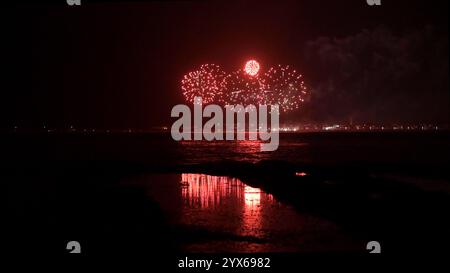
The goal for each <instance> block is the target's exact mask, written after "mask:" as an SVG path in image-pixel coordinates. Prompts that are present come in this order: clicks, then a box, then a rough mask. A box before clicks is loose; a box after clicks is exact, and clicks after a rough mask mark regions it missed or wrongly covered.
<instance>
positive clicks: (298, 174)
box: [295, 172, 307, 176]
mask: <svg viewBox="0 0 450 273" xmlns="http://www.w3.org/2000/svg"><path fill="white" fill-rule="evenodd" d="M295 175H296V176H306V175H307V174H306V173H304V172H297V173H295Z"/></svg>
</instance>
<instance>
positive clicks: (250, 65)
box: [244, 60, 259, 76]
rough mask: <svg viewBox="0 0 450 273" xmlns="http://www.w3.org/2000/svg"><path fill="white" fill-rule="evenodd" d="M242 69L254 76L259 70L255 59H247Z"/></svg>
mask: <svg viewBox="0 0 450 273" xmlns="http://www.w3.org/2000/svg"><path fill="white" fill-rule="evenodd" d="M244 71H245V73H247V74H248V75H250V76H256V74H258V71H259V63H258V62H257V61H255V60H250V61H248V62H247V63H246V64H245V67H244Z"/></svg>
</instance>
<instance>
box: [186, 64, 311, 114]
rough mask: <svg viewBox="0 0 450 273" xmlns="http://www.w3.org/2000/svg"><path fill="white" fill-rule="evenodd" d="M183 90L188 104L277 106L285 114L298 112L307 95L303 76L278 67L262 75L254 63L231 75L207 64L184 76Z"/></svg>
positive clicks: (286, 68) (290, 69)
mask: <svg viewBox="0 0 450 273" xmlns="http://www.w3.org/2000/svg"><path fill="white" fill-rule="evenodd" d="M181 89H182V91H183V95H184V97H185V98H186V100H187V101H189V102H193V101H194V97H195V96H199V97H202V99H203V103H204V104H210V103H216V104H223V105H236V104H241V105H243V106H247V105H250V104H253V105H255V106H257V105H262V104H266V105H274V104H278V105H279V106H280V110H281V111H283V112H289V111H292V110H295V109H297V108H299V107H300V105H301V104H302V103H303V102H304V99H305V96H306V95H307V92H308V90H307V88H306V87H305V83H304V81H303V77H302V75H301V74H300V73H298V72H297V71H296V70H295V69H293V68H291V67H290V66H288V65H278V66H275V67H270V68H269V70H267V71H266V72H264V73H262V72H261V71H260V65H259V63H258V62H257V61H255V60H250V61H248V62H246V64H245V66H244V68H243V69H240V70H238V71H235V72H233V73H230V74H227V73H225V72H224V71H223V70H222V69H221V68H220V67H219V66H218V65H214V64H204V65H202V66H201V67H200V69H199V70H195V71H192V72H189V73H188V74H186V75H185V76H184V78H183V80H182V82H181Z"/></svg>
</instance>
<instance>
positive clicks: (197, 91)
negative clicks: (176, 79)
mask: <svg viewBox="0 0 450 273" xmlns="http://www.w3.org/2000/svg"><path fill="white" fill-rule="evenodd" d="M226 76H227V74H226V73H225V72H224V71H223V70H222V69H221V68H220V66H218V65H215V64H203V65H201V66H200V69H198V70H195V71H192V72H189V73H188V74H186V75H184V77H183V80H182V81H181V90H182V91H183V95H184V97H185V98H186V100H187V101H189V102H192V103H193V102H194V97H202V100H203V103H205V104H209V103H213V102H222V97H223V95H224V92H225V78H226Z"/></svg>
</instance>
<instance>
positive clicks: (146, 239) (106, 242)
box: [1, 133, 450, 262]
mask: <svg viewBox="0 0 450 273" xmlns="http://www.w3.org/2000/svg"><path fill="white" fill-rule="evenodd" d="M161 139H164V140H161ZM165 139H166V136H164V138H163V137H162V136H154V135H153V136H149V135H120V136H117V135H116V136H112V135H96V136H88V135H50V136H49V135H38V136H36V135H34V136H30V135H20V136H17V135H15V136H14V135H8V136H7V137H6V140H5V141H4V142H3V144H2V146H3V147H2V149H3V151H5V152H4V153H3V160H4V163H3V165H2V173H1V181H2V184H3V186H4V187H6V188H7V195H6V197H7V215H6V218H5V220H6V221H3V222H4V223H5V225H6V226H7V233H6V238H5V239H6V242H7V244H6V245H7V249H8V251H9V253H11V254H19V255H20V254H24V253H26V252H29V251H30V246H34V247H33V248H35V249H37V250H36V251H37V253H39V254H46V255H64V254H66V253H67V252H68V251H67V250H66V244H67V242H68V241H71V240H76V241H78V242H79V243H80V244H81V246H82V253H83V254H84V255H89V256H105V255H106V256H107V255H139V256H142V255H143V254H146V253H147V254H148V255H147V257H151V258H150V259H154V260H155V262H157V261H159V262H162V261H163V259H162V258H165V259H172V258H173V257H178V256H180V255H181V256H183V255H185V253H224V252H225V253H302V254H310V253H316V254H317V253H323V254H326V255H330V254H332V253H335V254H338V255H342V254H355V255H363V254H366V253H367V252H368V251H367V250H366V244H367V242H369V241H373V240H375V241H378V242H380V244H381V246H382V253H384V254H385V255H402V254H407V253H414V254H418V253H419V254H420V253H423V254H430V253H436V254H445V253H448V250H447V246H448V243H449V242H450V241H449V235H448V230H450V224H449V221H448V219H447V218H448V209H449V208H450V198H449V194H450V183H449V175H448V173H447V170H446V166H447V164H448V162H449V160H448V156H449V154H450V153H449V147H450V146H449V138H448V135H447V134H442V133H441V134H436V135H419V136H417V135H413V136H409V135H403V136H395V135H394V136H392V135H378V136H372V135H359V136H354V135H347V136H346V135H333V134H330V135H328V136H324V135H317V136H314V135H308V136H306V137H305V138H302V140H301V141H300V142H296V141H292V140H291V142H289V144H288V146H281V147H280V151H279V153H278V154H275V155H273V156H272V155H267V154H258V153H257V152H250V153H247V154H246V153H245V152H242V151H240V150H239V147H238V148H237V149H236V150H231V152H230V149H227V150H223V153H222V152H221V149H223V147H222V148H220V147H216V146H215V147H214V148H211V147H208V146H206V148H205V146H201V145H200V146H199V147H192V146H189V147H184V146H181V147H180V146H179V145H178V144H177V145H178V146H177V145H176V147H172V146H170V145H173V143H172V144H170V143H171V142H165V141H166V140H165ZM170 141H171V140H170ZM282 141H283V140H282ZM149 143H151V145H150V144H149ZM155 143H156V144H158V143H159V145H155ZM302 143H303V144H302ZM146 144H147V145H146ZM183 145H189V144H183ZM253 146H254V144H252V143H247V144H246V146H245V147H244V150H245V151H248V150H250V151H251V149H252V147H253ZM305 147H307V148H305ZM333 147H334V148H333ZM228 148H229V147H228ZM305 149H306V151H305ZM186 150H190V152H189V153H187V152H186ZM212 150H213V152H211V151H212ZM221 154H226V155H227V156H225V158H223V157H221V156H220V155H221ZM321 156H323V157H324V158H323V160H322V159H321ZM35 253H36V252H35ZM286 255H287V256H286V257H288V256H289V255H292V254H286ZM183 257H184V256H183Z"/></svg>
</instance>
